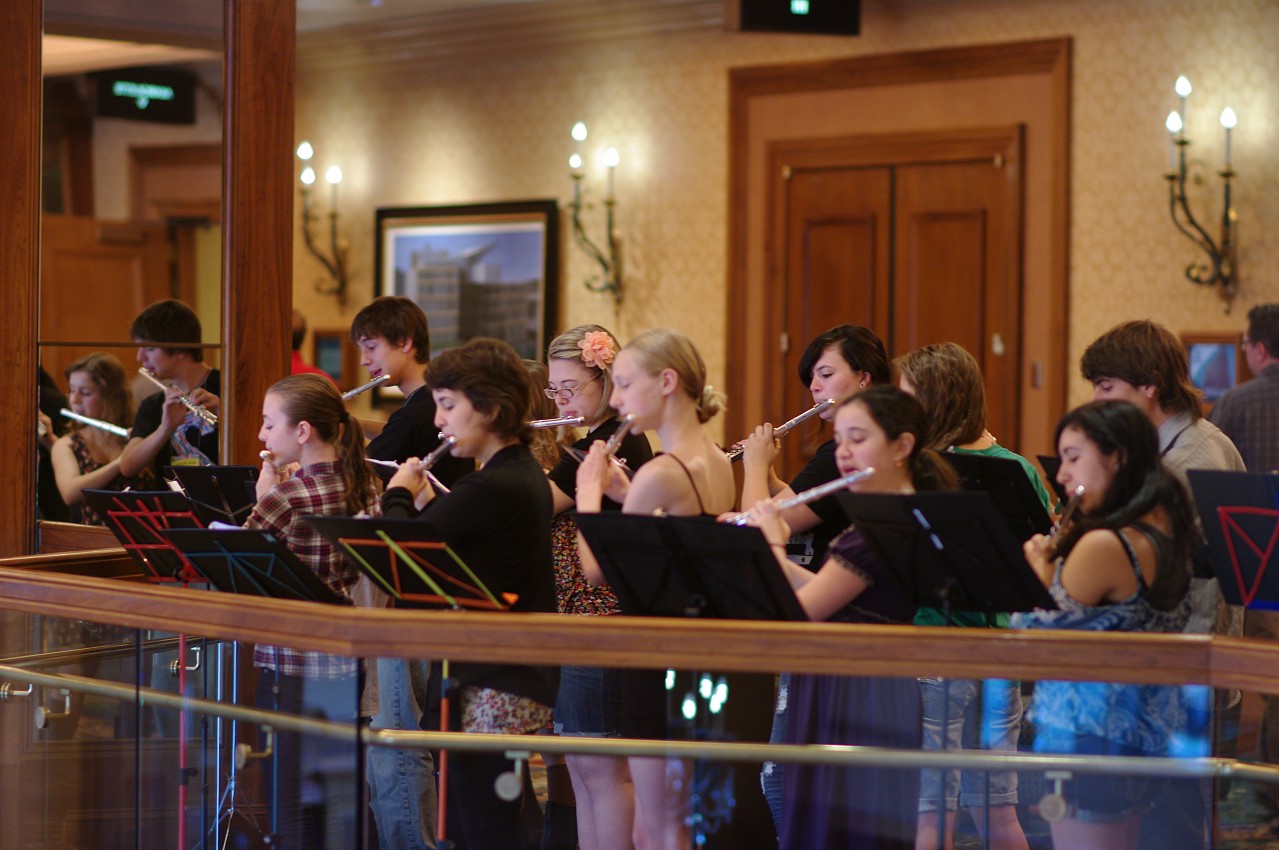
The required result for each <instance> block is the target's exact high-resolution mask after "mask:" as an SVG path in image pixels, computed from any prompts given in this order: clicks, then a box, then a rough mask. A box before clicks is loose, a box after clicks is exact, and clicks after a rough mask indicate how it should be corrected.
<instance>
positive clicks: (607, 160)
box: [568, 121, 622, 304]
mask: <svg viewBox="0 0 1279 850" xmlns="http://www.w3.org/2000/svg"><path fill="white" fill-rule="evenodd" d="M573 141H574V142H575V145H574V150H573V155H572V156H570V157H569V158H568V164H569V168H571V169H572V177H573V200H572V202H571V203H570V204H569V210H570V211H571V213H572V216H573V241H574V242H576V243H577V247H579V248H581V249H582V251H584V252H585V253H586V255H587V256H588V257H590V258H591V259H592V260H594V261H595V262H596V263H597V264H598V265H599V267H600V271H599V272H598V273H597V274H592V275H591V276H590V277H588V278H586V280H585V281H584V283H585V285H586V288H587V289H589V290H590V291H591V292H602V293H606V294H608V295H611V296H612V297H613V301H614V302H615V303H617V304H620V303H621V301H622V246H621V240H619V239H618V236H617V230H616V229H615V228H614V226H613V213H614V212H615V210H616V209H617V196H616V195H615V194H614V192H613V174H614V172H615V171H617V166H618V163H619V162H620V161H621V157H620V156H619V154H618V153H617V148H609V149H608V150H607V151H605V152H604V167H605V168H606V169H607V171H608V183H607V192H608V193H607V194H606V195H605V196H604V226H605V238H606V241H605V248H606V249H607V253H605V251H604V250H601V249H600V248H599V246H597V245H596V244H595V243H594V242H592V241H591V239H590V237H588V236H587V235H586V228H585V227H583V226H582V207H583V202H582V194H583V190H582V180H583V178H584V174H583V172H582V154H581V152H580V151H579V150H577V146H578V145H580V144H581V143H582V142H584V141H586V125H585V124H583V123H582V122H581V121H579V122H577V123H576V124H574V125H573Z"/></svg>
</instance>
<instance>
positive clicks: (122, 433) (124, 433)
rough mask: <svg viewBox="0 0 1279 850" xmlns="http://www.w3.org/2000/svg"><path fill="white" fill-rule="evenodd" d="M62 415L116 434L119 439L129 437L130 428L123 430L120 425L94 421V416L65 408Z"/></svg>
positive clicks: (99, 420)
mask: <svg viewBox="0 0 1279 850" xmlns="http://www.w3.org/2000/svg"><path fill="white" fill-rule="evenodd" d="M62 415H63V416H65V417H66V418H68V419H74V420H75V421H77V422H83V423H84V424H85V425H92V426H93V427H94V428H101V429H102V430H103V431H108V432H110V433H112V434H115V435H116V436H117V437H128V436H129V429H128V428H121V427H120V426H119V425H116V424H115V423H113V422H105V421H103V420H101V419H94V418H93V417H92V416H85V415H84V414H83V413H76V412H75V411H74V410H67V409H66V408H65V407H64V408H62Z"/></svg>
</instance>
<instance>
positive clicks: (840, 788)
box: [780, 528, 922, 850]
mask: <svg viewBox="0 0 1279 850" xmlns="http://www.w3.org/2000/svg"><path fill="white" fill-rule="evenodd" d="M827 554H828V557H830V558H834V559H835V560H836V561H837V562H838V563H839V564H840V565H841V566H843V567H844V568H846V569H849V570H851V571H853V572H855V573H857V574H858V575H859V576H861V577H862V578H864V579H865V580H866V581H868V582H869V583H870V586H869V587H867V588H866V590H865V591H863V592H862V594H861V595H860V596H858V597H857V599H855V600H854V602H853V604H850V605H848V606H847V607H845V608H844V609H843V610H842V611H840V612H839V613H838V614H836V615H835V616H834V617H832V618H831V620H832V621H838V622H848V623H892V624H903V625H909V624H910V622H911V619H912V618H913V617H914V615H915V608H914V606H913V605H912V604H911V602H910V600H909V599H908V598H906V597H905V595H904V594H903V593H902V592H901V591H900V590H898V588H897V584H896V582H893V581H886V580H881V578H882V577H881V571H882V569H883V568H882V565H881V564H880V562H879V559H878V558H877V557H876V556H875V554H874V552H873V551H871V549H870V547H869V545H868V544H867V543H866V539H865V538H864V537H862V535H861V533H860V532H858V531H857V530H856V529H855V528H850V529H848V530H847V531H845V532H844V533H843V534H841V535H840V536H839V537H837V538H835V540H834V541H832V542H831V545H830V549H829V550H828V553H827ZM850 651H856V649H855V646H852V647H850ZM786 699H787V701H788V703H789V705H788V706H787V711H786V715H787V717H786V721H787V722H786V734H785V741H786V743H790V744H851V745H860V746H871V747H892V748H901V749H913V750H918V749H920V747H921V745H922V733H921V726H920V703H919V685H918V684H917V683H916V680H915V679H889V678H878V677H868V676H852V677H849V676H811V675H795V676H792V677H791V684H790V689H789V691H788V693H787V694H786ZM918 810H919V771H918V770H917V769H898V768H884V767H838V766H833V765H802V764H788V765H785V766H784V767H783V773H782V822H781V835H780V839H781V842H780V843H781V848H782V850H801V848H803V850H808V848H812V850H818V848H831V847H838V848H841V850H853V848H858V850H869V848H875V850H913V848H914V846H915V821H916V818H917V816H918Z"/></svg>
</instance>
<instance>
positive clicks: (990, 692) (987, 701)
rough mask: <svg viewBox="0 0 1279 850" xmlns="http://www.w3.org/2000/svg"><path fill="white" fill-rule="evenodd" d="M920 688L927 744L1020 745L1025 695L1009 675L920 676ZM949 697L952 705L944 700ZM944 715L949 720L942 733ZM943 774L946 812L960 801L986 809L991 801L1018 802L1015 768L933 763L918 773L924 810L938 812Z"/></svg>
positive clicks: (987, 747) (949, 746)
mask: <svg viewBox="0 0 1279 850" xmlns="http://www.w3.org/2000/svg"><path fill="white" fill-rule="evenodd" d="M919 689H920V697H921V699H922V701H923V706H924V748H925V749H928V750H943V749H959V748H961V747H965V748H968V749H977V748H980V749H984V750H1007V751H1015V750H1016V749H1017V736H1018V733H1019V732H1020V730H1021V694H1020V691H1019V687H1018V684H1017V683H1016V682H1010V681H1008V680H1006V679H986V680H984V681H979V680H976V679H945V680H943V679H931V678H921V679H920V680H919ZM947 697H949V703H950V704H949V706H945V705H944V704H943V700H944V699H946V698H947ZM943 714H946V719H947V723H946V729H945V733H944V737H943V730H942V715H943ZM943 773H945V775H946V779H945V794H944V796H945V801H946V809H947V810H948V811H954V810H955V808H956V807H957V805H959V804H960V803H961V802H962V804H963V806H964V807H965V808H984V807H985V806H986V805H987V802H988V801H989V805H991V806H1012V805H1016V803H1017V774H1016V773H1015V772H1014V771H1011V770H991V771H980V770H964V771H962V774H961V772H960V771H958V770H946V771H942V770H939V769H936V768H931V769H928V770H924V771H922V773H921V775H920V785H919V798H920V799H919V810H920V811H921V812H935V811H937V802H938V798H939V797H942V796H943V795H942V774H943ZM961 779H962V782H961ZM961 788H962V792H963V793H962V794H961V793H960V790H961ZM987 792H989V794H987Z"/></svg>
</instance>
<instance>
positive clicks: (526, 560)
mask: <svg viewBox="0 0 1279 850" xmlns="http://www.w3.org/2000/svg"><path fill="white" fill-rule="evenodd" d="M382 513H383V515H384V516H385V517H387V518H388V519H396V518H406V517H420V518H421V519H422V521H423V522H426V523H427V524H428V525H429V526H431V527H432V528H433V529H434V530H435V531H437V532H438V533H439V534H440V536H441V537H442V538H443V539H444V541H445V542H447V543H448V544H449V546H450V547H451V548H452V549H453V551H454V552H456V553H457V556H458V557H459V558H461V559H462V562H463V563H465V564H466V565H467V566H468V567H470V568H471V569H472V570H473V571H474V572H475V574H476V575H477V576H478V577H479V579H480V580H481V581H483V582H484V584H485V585H486V586H487V587H488V589H489V591H490V592H492V593H493V595H495V596H497V597H499V598H501V596H502V594H504V593H510V594H515V595H516V596H517V597H518V598H517V599H516V601H515V604H513V605H512V606H511V610H512V611H547V612H554V611H555V610H556V608H555V580H554V577H553V574H552V571H551V491H550V489H549V488H548V487H547V486H546V475H545V473H544V472H543V471H542V468H541V467H540V466H538V464H537V461H536V460H534V459H533V455H532V453H531V452H530V451H529V449H528V447H527V446H524V445H519V444H517V445H514V446H507V447H506V448H504V449H502V450H501V451H499V452H497V454H495V455H493V457H492V458H490V459H489V462H488V463H487V464H486V465H485V466H484V468H483V469H481V470H479V471H477V472H473V473H471V474H470V475H467V476H464V477H462V478H461V479H459V480H458V482H457V484H456V486H454V487H453V491H452V492H451V493H448V494H446V495H441V496H437V497H436V498H435V499H434V500H432V501H431V503H430V504H428V505H427V506H426V510H424V511H422V512H421V513H420V514H419V513H418V511H417V509H416V508H414V507H413V497H412V495H411V494H410V493H409V491H408V490H406V489H405V488H403V487H392V488H391V489H389V490H387V491H386V493H384V494H383V495H382ZM453 670H454V677H455V678H456V679H458V680H459V682H460V683H461V684H463V685H474V686H478V687H486V688H496V689H498V690H503V691H509V692H511V693H514V694H519V695H521V696H526V697H529V698H531V699H534V700H537V701H538V702H540V703H542V704H544V705H554V704H555V696H556V689H557V688H558V684H559V683H558V680H559V668H555V667H519V666H514V665H499V664H456V665H454V666H453Z"/></svg>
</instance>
